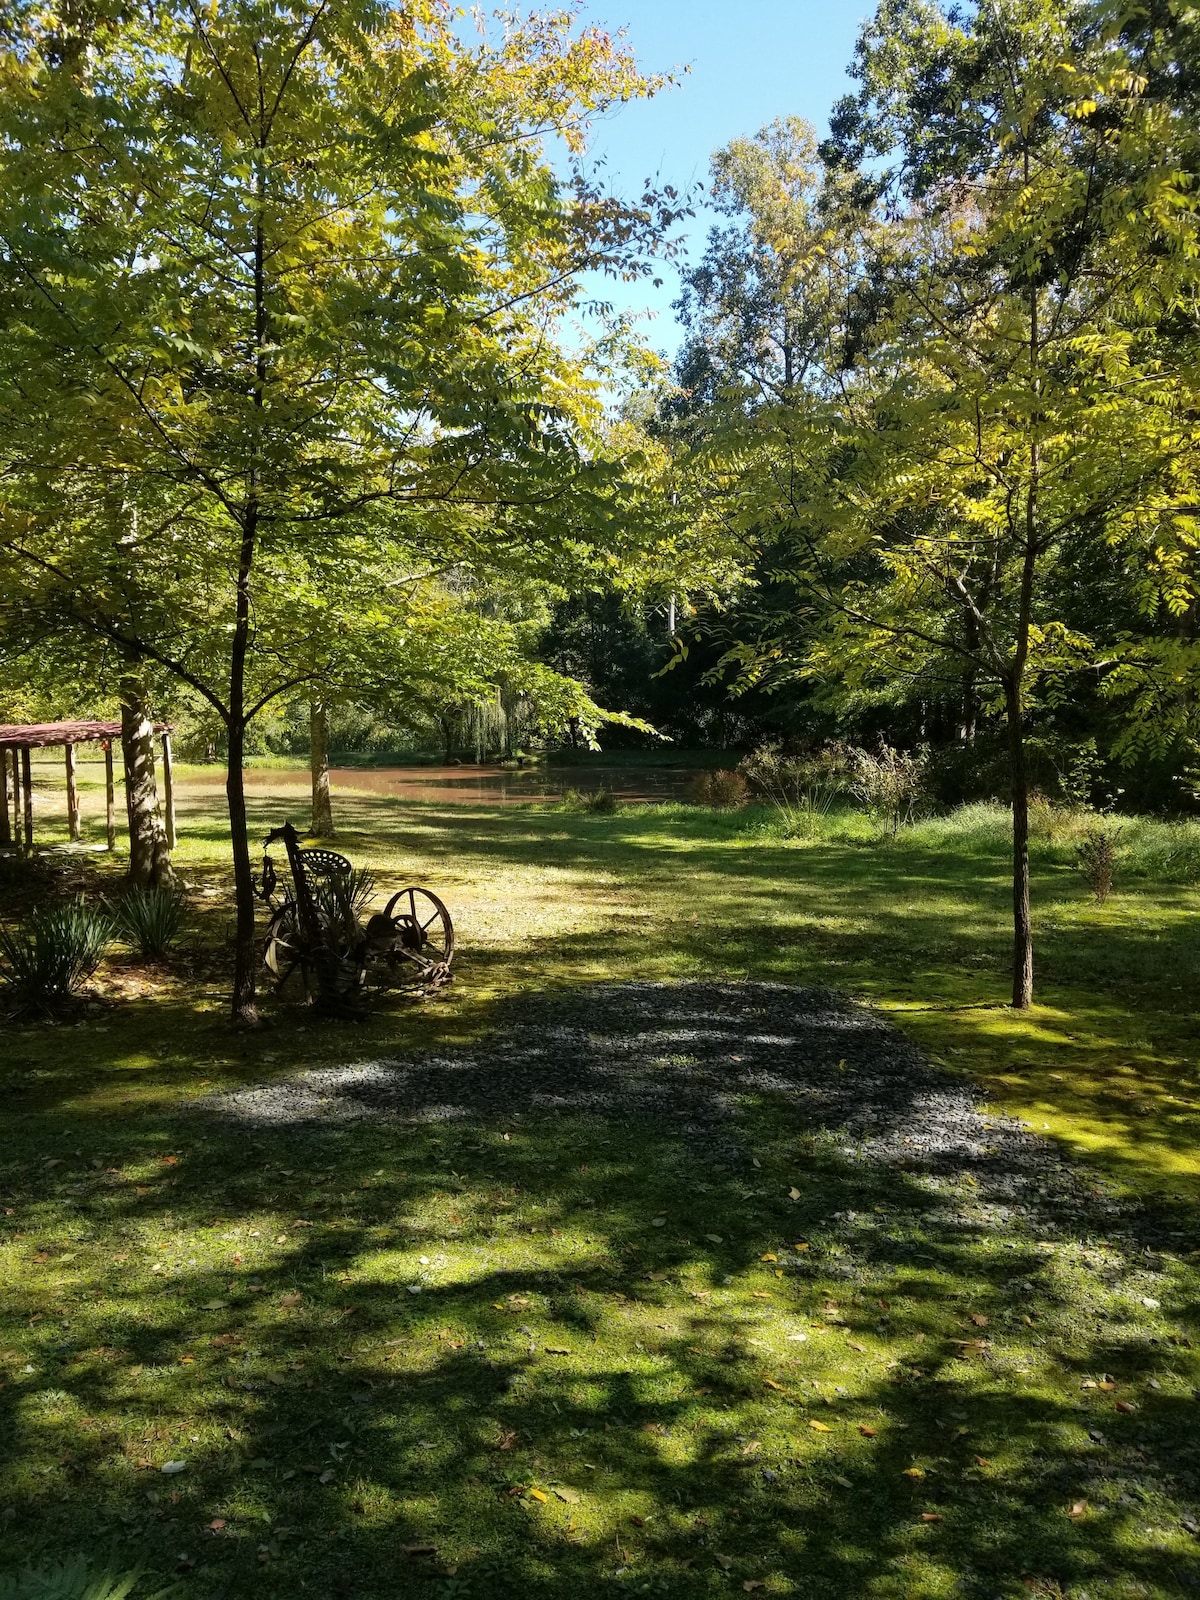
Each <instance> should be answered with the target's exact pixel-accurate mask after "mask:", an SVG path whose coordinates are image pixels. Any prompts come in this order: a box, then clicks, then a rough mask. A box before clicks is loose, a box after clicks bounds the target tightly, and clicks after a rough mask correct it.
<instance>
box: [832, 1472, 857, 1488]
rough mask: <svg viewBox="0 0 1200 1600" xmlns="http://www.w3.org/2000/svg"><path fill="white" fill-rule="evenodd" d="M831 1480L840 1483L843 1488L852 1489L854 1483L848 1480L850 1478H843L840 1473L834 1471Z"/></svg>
mask: <svg viewBox="0 0 1200 1600" xmlns="http://www.w3.org/2000/svg"><path fill="white" fill-rule="evenodd" d="M833 1481H834V1483H840V1484H841V1486H842V1488H843V1489H853V1487H854V1485H853V1484H852V1483H851V1482H850V1479H849V1478H843V1477H842V1475H841V1474H840V1473H835V1474H834V1479H833Z"/></svg>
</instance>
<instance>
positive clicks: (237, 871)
mask: <svg viewBox="0 0 1200 1600" xmlns="http://www.w3.org/2000/svg"><path fill="white" fill-rule="evenodd" d="M262 137H263V136H262V134H261V132H260V141H259V146H258V159H257V161H256V169H257V170H256V175H255V190H256V193H257V196H258V214H257V216H256V218H255V223H254V410H255V417H256V420H257V421H258V423H259V424H261V421H262V413H263V409H264V406H265V403H266V388H267V377H268V372H267V280H266V238H265V235H264V232H263V215H264V210H265V206H266V150H265V148H264V146H263V143H262ZM260 471H261V466H260V456H259V439H258V437H257V436H256V438H255V440H254V442H253V443H252V446H251V451H250V466H249V471H248V473H247V480H246V507H245V512H244V515H243V518H242V524H241V534H242V537H241V542H240V544H239V547H238V567H237V587H236V598H235V606H234V624H233V638H232V640H231V641H230V649H229V708H228V718H229V720H228V722H227V724H226V726H227V728H228V732H229V762H228V766H227V768H226V772H225V803H226V806H227V808H228V811H229V837H230V844H231V846H232V849H233V894H234V904H235V907H236V912H237V922H236V927H235V931H234V949H233V994H232V996H231V1003H232V1010H233V1020H234V1022H235V1023H249V1024H253V1023H255V1022H257V1020H258V1012H257V1010H256V1009H255V1005H254V980H255V969H256V967H257V955H258V952H257V941H256V938H255V917H254V869H253V867H252V866H251V864H250V840H249V837H248V835H247V831H246V783H245V777H244V774H243V771H242V767H243V763H244V761H245V758H246V658H247V656H248V654H249V651H250V574H251V572H252V570H253V568H254V557H255V553H256V546H257V542H258V523H259V515H260V508H261V483H260Z"/></svg>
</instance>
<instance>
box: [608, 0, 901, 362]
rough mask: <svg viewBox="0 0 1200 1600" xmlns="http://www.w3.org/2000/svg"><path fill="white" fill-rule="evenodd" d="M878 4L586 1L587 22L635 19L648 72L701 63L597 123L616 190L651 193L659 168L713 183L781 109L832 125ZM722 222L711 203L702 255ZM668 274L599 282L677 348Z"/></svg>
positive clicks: (654, 338) (631, 28)
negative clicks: (865, 25) (861, 33)
mask: <svg viewBox="0 0 1200 1600" xmlns="http://www.w3.org/2000/svg"><path fill="white" fill-rule="evenodd" d="M874 9H875V6H874V0H584V9H583V15H584V18H585V20H587V21H589V22H595V23H598V24H600V26H602V27H604V28H605V29H607V30H608V31H610V32H615V31H616V30H617V29H620V28H624V29H625V31H626V34H627V36H628V42H629V43H630V45H631V46H632V47H633V49H634V52H635V54H636V55H637V58H638V62H639V65H641V66H642V68H643V69H644V70H645V71H647V72H665V71H671V70H672V69H676V68H683V67H685V66H690V68H691V71H690V72H689V73H688V75H687V76H686V77H684V78H682V81H681V82H680V85H679V87H678V88H675V89H664V90H663V91H662V93H661V94H660V95H658V96H657V97H656V98H655V99H654V100H652V101H650V102H648V103H639V104H634V105H630V106H624V107H622V108H621V110H620V111H619V112H618V113H616V114H615V115H613V116H611V117H610V118H609V119H607V120H606V121H605V122H603V123H602V124H600V125H599V126H598V127H597V129H596V135H595V140H594V145H593V155H594V156H596V157H603V158H604V159H605V161H606V170H607V172H608V174H609V175H610V181H611V184H612V187H613V188H614V190H616V191H617V192H618V193H627V194H637V193H640V191H641V184H642V182H643V181H644V180H645V179H646V178H648V177H649V178H657V179H658V180H659V181H662V182H669V183H673V184H674V185H675V186H676V187H677V188H679V189H685V188H687V187H688V186H690V185H691V184H693V183H696V182H697V181H700V182H702V181H703V180H704V179H705V178H706V176H707V173H708V158H709V156H710V155H711V154H712V152H713V151H714V150H716V149H718V148H719V147H720V146H721V145H723V144H726V143H728V141H729V140H730V139H733V138H736V137H738V136H739V135H742V134H751V133H754V132H756V131H757V130H758V129H759V128H760V127H762V125H763V124H764V123H766V122H770V121H771V120H772V119H773V118H775V117H781V116H788V115H793V116H801V117H806V118H807V119H808V121H810V122H812V123H813V124H815V125H816V127H817V128H818V129H820V130H822V131H824V128H825V126H826V121H827V118H828V115H829V110H830V108H831V106H832V105H833V102H834V101H835V100H836V99H837V98H838V96H839V95H841V94H843V93H844V92H845V91H846V89H847V87H848V79H847V77H846V67H847V64H848V63H849V61H850V59H851V56H852V54H853V50H854V41H855V38H856V36H857V34H858V28H859V24H860V23H861V22H862V21H863V20H864V18H866V17H867V16H868V15H870V14H872V13H873V12H874ZM711 220H712V219H711V216H706V215H705V214H704V213H703V212H700V213H699V214H698V215H697V217H696V219H695V220H694V221H693V222H692V223H691V225H690V228H689V235H690V238H689V248H690V250H691V252H692V254H693V255H697V254H699V251H700V249H701V248H702V247H703V243H704V237H705V234H706V233H707V230H708V227H709V225H710V222H711ZM661 276H662V277H663V279H664V283H663V287H662V288H661V289H659V290H655V289H654V288H653V287H652V286H651V285H650V284H649V282H647V283H644V284H637V285H624V284H614V283H611V282H609V281H607V280H600V282H599V283H598V284H597V285H596V289H597V292H598V293H601V294H603V295H605V296H606V297H607V298H609V299H611V300H612V301H613V303H614V304H615V305H618V306H619V307H620V308H621V309H623V310H631V311H650V312H652V313H653V314H654V315H653V320H651V321H650V322H649V323H648V324H647V325H646V327H645V334H646V337H647V338H648V340H649V342H650V343H651V344H652V345H653V346H654V347H655V348H656V349H659V350H662V351H664V352H666V353H667V354H673V353H674V350H675V348H676V346H677V344H678V341H679V329H678V326H677V325H676V323H675V319H674V316H673V314H672V312H671V309H670V307H671V301H672V300H674V299H675V298H677V296H678V294H679V279H678V276H677V274H676V273H675V272H674V271H672V270H671V269H670V268H667V269H666V270H665V271H664V272H663V273H662V274H661Z"/></svg>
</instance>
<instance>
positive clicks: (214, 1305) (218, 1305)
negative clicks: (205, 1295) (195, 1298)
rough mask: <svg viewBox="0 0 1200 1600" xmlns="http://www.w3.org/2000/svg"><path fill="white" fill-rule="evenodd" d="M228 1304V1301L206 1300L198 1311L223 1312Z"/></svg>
mask: <svg viewBox="0 0 1200 1600" xmlns="http://www.w3.org/2000/svg"><path fill="white" fill-rule="evenodd" d="M228 1304H229V1301H228V1300H206V1301H205V1302H204V1304H203V1305H202V1306H201V1307H200V1309H201V1311H224V1310H225V1308H226V1306H227V1305H228Z"/></svg>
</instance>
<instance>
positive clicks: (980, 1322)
mask: <svg viewBox="0 0 1200 1600" xmlns="http://www.w3.org/2000/svg"><path fill="white" fill-rule="evenodd" d="M970 1320H971V1321H972V1322H973V1323H974V1324H975V1326H976V1327H977V1328H986V1327H987V1325H988V1320H989V1319H988V1318H987V1317H985V1316H984V1314H983V1312H982V1311H972V1313H971V1318H970Z"/></svg>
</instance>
